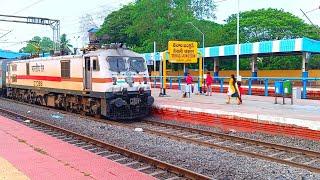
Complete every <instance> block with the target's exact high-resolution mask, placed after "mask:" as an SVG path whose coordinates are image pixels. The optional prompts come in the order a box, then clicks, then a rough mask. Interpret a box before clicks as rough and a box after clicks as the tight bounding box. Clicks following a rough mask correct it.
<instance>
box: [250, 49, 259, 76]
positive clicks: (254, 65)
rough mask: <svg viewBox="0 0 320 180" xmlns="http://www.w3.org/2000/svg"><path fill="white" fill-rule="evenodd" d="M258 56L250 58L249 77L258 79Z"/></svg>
mask: <svg viewBox="0 0 320 180" xmlns="http://www.w3.org/2000/svg"><path fill="white" fill-rule="evenodd" d="M257 59H258V55H257V54H255V55H253V56H252V57H251V77H253V78H256V77H258V63H257V62H258V61H257Z"/></svg>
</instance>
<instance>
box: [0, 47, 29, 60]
mask: <svg viewBox="0 0 320 180" xmlns="http://www.w3.org/2000/svg"><path fill="white" fill-rule="evenodd" d="M27 56H30V54H29V53H19V52H13V51H9V50H2V49H0V59H18V58H22V57H27Z"/></svg>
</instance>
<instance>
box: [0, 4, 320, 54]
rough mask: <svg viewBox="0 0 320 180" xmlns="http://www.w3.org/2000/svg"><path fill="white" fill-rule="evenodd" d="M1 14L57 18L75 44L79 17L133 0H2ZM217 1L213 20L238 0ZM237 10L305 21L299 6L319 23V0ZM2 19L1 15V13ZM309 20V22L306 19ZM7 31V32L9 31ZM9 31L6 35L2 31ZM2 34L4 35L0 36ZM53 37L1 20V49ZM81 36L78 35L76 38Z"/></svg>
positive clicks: (98, 15) (97, 16) (99, 17)
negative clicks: (269, 11)
mask: <svg viewBox="0 0 320 180" xmlns="http://www.w3.org/2000/svg"><path fill="white" fill-rule="evenodd" d="M1 1H5V3H3V2H2V3H1V9H0V14H4V15H17V16H34V17H43V18H50V19H59V20H60V24H61V34H62V33H66V34H67V37H68V38H69V39H70V41H71V44H72V45H73V46H74V47H81V46H82V45H83V43H84V42H83V41H82V38H81V37H82V36H83V35H84V34H85V32H82V31H81V30H80V27H79V26H80V22H79V21H80V17H81V16H84V15H85V14H92V16H93V18H94V22H95V24H97V25H98V26H99V25H101V24H102V22H103V19H104V17H105V16H106V15H107V14H108V13H109V12H111V11H114V10H117V9H119V8H121V7H122V6H123V5H125V4H128V3H130V2H132V1H133V0H90V1H87V2H90V3H84V2H85V1H80V0H10V1H7V0H1ZM215 1H216V2H217V3H216V4H217V9H216V12H215V13H216V16H217V18H216V19H215V20H214V21H216V22H218V23H224V21H223V20H225V19H227V17H228V16H230V15H231V14H234V13H236V12H237V0H215ZM239 1H240V11H248V10H252V9H261V8H270V7H271V8H278V9H284V11H287V12H290V13H292V14H294V15H296V16H298V17H300V18H302V19H304V20H305V21H306V22H308V20H307V19H306V18H305V17H304V15H303V14H302V12H301V11H300V8H301V9H302V10H304V11H305V12H308V11H311V10H314V11H311V12H309V13H307V15H308V17H309V18H310V19H311V21H312V22H313V23H314V24H316V25H319V26H320V18H319V17H320V10H319V9H318V7H319V6H320V0H303V1H302V0H239ZM0 19H1V17H0ZM308 23H309V22H308ZM8 32H9V33H8ZM6 33H8V34H7V35H5V34H6ZM3 35H5V36H4V37H2V36H3ZM36 35H38V36H41V37H43V36H47V37H52V30H51V28H50V27H49V26H42V25H31V24H22V23H8V22H1V21H0V49H6V50H13V51H18V50H19V49H21V48H22V47H24V46H25V45H26V42H25V41H28V40H30V39H31V38H32V37H34V36H36ZM79 37H80V38H79Z"/></svg>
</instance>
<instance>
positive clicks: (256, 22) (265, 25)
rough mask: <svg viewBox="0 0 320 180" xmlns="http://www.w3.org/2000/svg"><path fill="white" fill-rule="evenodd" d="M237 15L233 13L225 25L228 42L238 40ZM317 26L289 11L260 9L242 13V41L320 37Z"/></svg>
mask: <svg viewBox="0 0 320 180" xmlns="http://www.w3.org/2000/svg"><path fill="white" fill-rule="evenodd" d="M236 26H237V19H236V15H235V14H233V15H231V16H230V17H229V18H228V19H227V20H226V25H225V26H224V36H225V37H226V43H235V42H236V33H237V32H236ZM318 32H319V28H315V27H314V26H311V25H309V24H307V23H305V22H304V21H303V20H302V19H300V18H298V17H297V16H294V15H293V14H291V13H289V12H285V11H283V10H278V9H272V8H269V9H258V10H251V11H247V12H242V13H240V42H241V43H246V42H258V41H268V40H277V39H291V38H300V37H303V36H306V37H310V38H319V35H318Z"/></svg>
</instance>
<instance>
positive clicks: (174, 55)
mask: <svg viewBox="0 0 320 180" xmlns="http://www.w3.org/2000/svg"><path fill="white" fill-rule="evenodd" d="M168 53H169V62H170V63H197V58H198V43H197V42H192V41H169V42H168Z"/></svg>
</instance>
